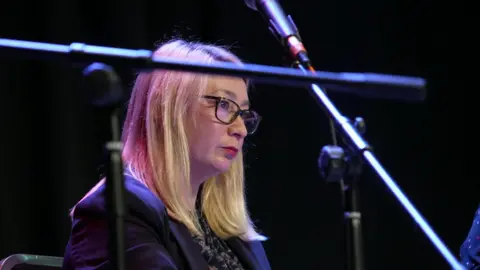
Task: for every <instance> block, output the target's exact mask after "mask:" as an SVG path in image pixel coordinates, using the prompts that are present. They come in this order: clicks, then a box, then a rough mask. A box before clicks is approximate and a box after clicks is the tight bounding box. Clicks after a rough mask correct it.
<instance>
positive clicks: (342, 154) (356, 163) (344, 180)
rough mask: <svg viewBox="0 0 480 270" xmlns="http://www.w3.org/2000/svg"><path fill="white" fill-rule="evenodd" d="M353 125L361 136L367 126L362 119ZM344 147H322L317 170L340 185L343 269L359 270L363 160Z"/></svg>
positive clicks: (360, 266) (330, 180)
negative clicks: (344, 253) (343, 240)
mask: <svg viewBox="0 0 480 270" xmlns="http://www.w3.org/2000/svg"><path fill="white" fill-rule="evenodd" d="M347 121H349V122H350V123H351V122H352V121H350V120H347ZM352 125H353V126H354V128H355V129H356V130H357V131H358V132H359V133H360V134H362V135H363V134H365V132H366V124H365V121H364V120H363V118H361V117H357V118H355V121H354V122H353V124H352ZM344 143H346V142H345V140H344ZM346 145H347V146H348V148H347V149H343V148H342V147H340V146H338V145H326V146H324V147H323V148H322V150H321V152H320V156H319V158H318V168H319V170H320V175H321V176H322V177H323V179H325V181H326V182H328V183H339V184H340V187H341V192H342V206H343V209H344V215H343V218H344V225H345V226H344V229H345V233H344V237H345V247H344V248H345V249H346V255H347V260H346V261H345V264H346V267H345V269H352V270H361V269H363V265H364V263H363V244H362V243H363V237H362V229H361V223H362V222H361V217H362V215H361V212H360V207H359V198H358V193H359V192H358V187H357V181H358V179H359V177H360V175H361V173H362V171H363V159H362V157H361V156H360V155H359V154H358V152H357V151H355V150H354V149H352V147H350V145H349V144H348V143H346Z"/></svg>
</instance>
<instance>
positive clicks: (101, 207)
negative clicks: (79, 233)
mask: <svg viewBox="0 0 480 270" xmlns="http://www.w3.org/2000/svg"><path fill="white" fill-rule="evenodd" d="M124 180H125V181H124V183H125V192H124V202H125V205H124V207H125V211H126V213H125V214H126V215H127V216H128V215H134V216H138V217H140V218H142V219H144V220H145V221H150V222H153V224H158V222H162V223H163V222H164V216H165V215H166V208H165V204H164V203H163V202H162V200H161V199H160V198H158V196H156V195H155V194H154V193H153V192H151V191H150V190H149V189H148V188H147V186H145V185H144V184H143V183H142V182H140V181H139V180H137V179H135V178H133V177H132V176H130V175H127V174H124ZM104 194H105V181H103V183H101V184H100V186H99V188H98V189H97V190H95V191H94V192H93V193H92V194H90V195H88V196H87V197H85V198H84V199H83V200H82V201H81V202H79V203H78V204H77V206H76V207H75V211H74V213H73V219H75V218H76V217H80V216H85V215H87V216H96V217H101V218H103V217H105V216H106V215H107V208H106V198H105V195H104ZM158 219H161V220H158Z"/></svg>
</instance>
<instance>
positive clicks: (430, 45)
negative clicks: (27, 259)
mask: <svg viewBox="0 0 480 270" xmlns="http://www.w3.org/2000/svg"><path fill="white" fill-rule="evenodd" d="M460 4H461V3H460V2H455V3H452V2H449V3H448V4H447V3H445V4H444V5H443V4H441V3H440V2H433V1H432V2H428V1H404V0H393V1H379V0H377V1H375V0H366V1H344V0H340V1H307V0H297V1H286V0H285V1H282V6H283V8H284V9H285V10H286V12H288V13H289V14H291V15H292V16H293V18H294V19H295V22H296V24H297V26H298V27H299V29H300V32H301V34H302V37H303V39H304V43H305V44H306V46H307V48H308V49H309V51H310V56H311V58H312V60H313V62H314V65H315V66H316V68H317V70H325V71H335V72H337V71H338V72H341V71H349V72H377V73H391V74H399V75H411V76H419V77H424V78H426V79H427V80H428V83H429V93H428V98H427V100H426V101H425V102H424V103H400V102H395V101H386V100H367V99H361V98H357V97H352V96H346V95H332V98H333V101H334V102H335V104H336V105H337V106H338V107H339V109H340V110H341V112H342V113H344V114H345V115H346V116H349V117H355V116H362V117H364V118H365V119H366V120H367V127H368V130H367V134H366V136H365V137H366V138H367V140H368V141H369V142H370V143H371V144H372V145H373V146H374V147H375V153H376V154H377V156H378V158H379V159H380V161H381V162H382V164H383V165H384V166H385V167H386V168H387V170H388V171H389V172H390V173H391V175H392V176H393V177H394V179H395V180H396V181H397V183H398V184H399V186H400V187H401V188H402V190H403V191H404V192H405V194H407V196H408V197H409V198H410V199H411V201H412V202H413V203H414V204H415V205H416V207H418V209H419V210H420V211H421V213H422V214H423V215H424V216H425V217H426V218H427V220H428V221H429V222H430V224H431V225H432V226H433V228H434V229H435V231H436V232H437V233H438V234H439V236H440V237H441V238H442V240H444V241H445V243H446V244H447V246H448V247H449V248H450V249H451V250H452V252H453V253H454V254H455V255H457V254H458V249H459V247H460V245H461V243H462V241H463V240H464V238H465V237H466V234H467V232H468V229H469V227H470V225H471V220H472V217H473V213H474V211H475V209H476V207H477V205H478V191H479V187H478V185H476V184H475V183H476V179H475V178H473V177H467V171H468V169H467V166H465V163H466V158H465V157H464V156H463V155H464V152H465V153H466V151H464V149H466V148H467V147H468V143H467V142H466V141H465V139H464V125H465V123H464V120H463V108H464V107H463V106H466V104H465V105H464V103H463V96H464V93H466V91H467V89H468V88H467V87H466V84H465V83H463V82H462V80H458V79H455V78H454V76H453V73H454V70H456V71H458V70H461V69H463V68H464V67H463V66H456V65H453V64H452V61H450V59H451V56H452V55H453V54H454V53H456V52H455V50H454V49H453V48H452V46H453V44H454V43H456V42H457V40H456V39H455V37H454V34H455V35H457V34H458V31H459V29H458V28H456V26H454V23H455V22H456V21H457V20H456V19H454V17H455V16H457V15H458V14H459V13H458V11H459V10H460ZM0 15H1V16H0V18H1V19H0V20H1V21H0V22H1V23H0V25H1V26H0V27H1V28H0V29H1V32H0V36H1V37H5V38H14V39H25V40H32V41H42V42H50V43H61V44H69V43H71V42H85V43H88V44H93V45H105V46H114V47H122V48H132V49H137V48H138V49H140V48H141V49H153V44H154V43H155V42H158V41H161V40H166V39H168V38H169V37H172V36H180V37H183V38H187V39H194V40H200V41H206V42H213V43H216V44H222V45H232V46H233V47H232V49H233V50H234V52H235V53H237V54H238V55H239V56H240V57H241V58H243V59H244V60H245V61H247V62H250V63H258V64H266V65H283V64H284V63H285V62H284V60H283V56H284V52H283V50H282V48H281V46H280V45H279V44H278V43H277V41H276V40H275V39H274V38H273V36H271V34H270V33H269V31H268V30H267V28H266V24H265V22H264V21H263V20H262V18H261V17H260V16H259V14H257V13H256V12H253V11H252V10H250V9H248V8H247V7H246V6H245V5H244V3H243V1H241V0H238V1H225V0H216V1H214V0H208V1H193V0H190V1H188V0H178V1H171V2H166V1H136V2H134V1H101V0H98V1H73V0H72V1H60V0H51V1H17V2H14V1H9V2H5V3H2V8H1V12H0ZM467 60H468V59H467ZM1 63H2V64H1V65H0V74H1V75H0V76H1V77H0V83H1V84H0V85H1V91H0V102H1V103H0V114H1V115H2V117H1V119H2V120H1V128H0V130H1V132H0V134H1V135H0V136H1V137H0V149H1V151H0V153H1V154H0V158H1V162H0V171H1V173H2V188H1V189H0V216H1V218H0V220H1V222H0V257H5V256H7V255H9V254H12V253H33V254H43V255H54V256H62V255H63V249H64V245H65V243H66V241H67V238H68V235H69V226H70V223H69V219H68V216H67V212H68V210H69V208H70V207H71V206H73V205H74V203H75V202H76V201H77V200H78V199H80V198H81V196H83V194H84V193H85V192H86V191H87V190H88V189H89V188H90V187H91V186H92V185H93V184H94V183H96V181H97V167H98V163H99V162H100V159H101V155H102V142H103V141H104V140H106V139H107V135H108V128H109V126H108V118H107V117H106V112H105V111H103V110H99V109H94V108H92V107H90V106H88V105H87V104H86V102H85V96H84V92H85V90H84V89H82V88H81V87H80V85H81V84H80V82H81V80H80V79H81V69H80V68H78V67H77V68H73V67H70V66H68V65H62V64H60V63H53V62H44V61H37V60H20V59H17V58H8V57H7V58H5V57H3V58H2V59H1ZM117 72H118V73H119V74H120V75H121V76H122V80H123V82H124V84H125V86H126V87H130V86H131V84H132V82H133V79H134V77H133V73H132V72H131V70H129V69H125V68H118V69H117ZM127 89H128V88H127ZM251 99H252V101H253V104H254V106H255V108H256V109H257V111H259V112H260V114H261V115H262V116H263V119H264V120H263V122H262V125H261V127H260V128H259V130H258V133H257V134H256V135H255V136H254V137H252V138H250V140H249V141H250V144H249V145H252V144H255V145H256V147H251V149H250V150H249V152H248V155H247V161H248V168H247V177H248V179H247V185H248V196H249V203H250V209H251V212H252V215H253V216H254V218H255V220H257V221H258V226H259V227H260V228H261V229H262V231H263V232H264V233H265V234H266V235H267V236H269V237H270V240H269V241H268V242H266V243H265V248H266V251H267V253H268V256H269V258H270V261H271V264H272V266H273V269H342V262H343V261H344V256H343V253H342V249H341V248H342V235H343V230H342V226H341V224H342V223H341V221H342V220H341V215H342V212H341V207H340V193H339V189H338V186H336V185H327V184H326V183H324V181H323V180H322V179H321V177H320V175H319V173H318V170H317V165H316V162H317V157H318V154H319V152H320V149H321V147H322V146H323V145H325V144H329V143H331V140H330V137H329V131H328V125H327V121H326V120H327V119H326V118H325V116H324V114H323V113H322V111H321V110H320V109H319V107H318V106H317V105H316V103H315V101H314V100H313V99H312V98H311V97H310V95H309V94H308V92H307V91H306V90H304V89H301V88H291V87H285V86H284V87H282V86H272V85H265V84H257V85H256V86H255V90H254V91H253V93H252V97H251ZM454 106H455V107H454ZM457 106H459V107H457ZM361 199H362V200H361V209H362V212H363V225H364V238H365V255H366V266H367V269H420V268H423V269H448V268H449V266H448V264H447V263H446V261H445V260H444V259H443V258H442V257H441V255H440V254H439V253H438V252H437V251H436V249H435V248H434V246H433V245H432V244H431V243H430V242H429V241H428V239H427V238H426V237H425V236H424V234H423V232H422V231H421V229H420V228H419V227H418V226H417V225H416V223H415V222H414V221H413V220H412V219H411V218H410V216H409V215H408V214H407V212H406V211H405V210H404V209H403V208H402V206H401V205H400V204H399V203H398V202H397V200H396V199H395V197H394V196H393V195H392V193H390V192H389V190H388V189H387V187H386V186H385V184H384V183H383V182H382V181H381V180H380V179H379V178H377V177H376V176H375V175H374V174H373V173H372V172H371V170H369V169H367V170H366V173H365V174H364V177H363V178H362V182H361Z"/></svg>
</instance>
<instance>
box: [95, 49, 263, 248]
mask: <svg viewBox="0 0 480 270" xmlns="http://www.w3.org/2000/svg"><path fill="white" fill-rule="evenodd" d="M155 55H156V56H162V57H173V58H179V59H186V60H188V59H191V60H195V61H200V62H204V63H213V62H231V63H236V64H239V65H241V64H242V62H241V61H240V59H239V58H238V57H236V56H235V55H234V54H232V53H231V52H230V51H228V50H227V49H225V48H222V47H218V46H213V45H208V44H202V43H195V42H186V41H183V40H171V41H169V42H166V43H164V44H163V45H161V46H160V47H159V48H158V49H157V50H156V51H155ZM211 78H212V77H211V76H208V75H204V74H200V73H190V72H179V71H171V70H155V71H153V72H149V73H140V74H139V75H138V77H137V79H136V81H135V85H134V87H133V91H132V94H131V98H130V102H129V104H128V110H127V115H126V119H125V122H124V126H123V131H122V141H123V143H124V149H123V160H124V162H125V164H126V166H127V168H128V169H129V170H130V172H131V173H132V176H133V177H134V178H135V179H137V180H138V181H140V182H142V183H144V184H145V185H146V186H147V187H148V188H149V189H150V191H152V192H153V193H154V194H155V195H157V196H158V197H159V198H160V199H161V200H162V202H163V203H164V204H165V206H166V208H167V211H168V214H169V215H170V216H171V217H172V218H174V219H176V220H178V221H180V222H182V223H183V224H184V225H185V226H186V227H187V228H188V229H189V230H190V232H191V233H193V234H194V235H201V234H202V233H203V232H202V229H201V227H200V225H199V222H198V214H197V212H196V211H195V209H192V206H191V202H189V201H188V199H187V198H188V196H186V195H187V194H185V192H190V190H191V184H190V155H189V144H188V137H187V136H188V135H187V123H188V121H191V119H192V115H195V110H196V108H197V106H198V105H197V104H198V99H199V97H200V96H201V95H202V94H203V93H205V91H206V90H207V87H208V82H209V80H210V79H211ZM99 185H100V183H99V184H97V187H96V188H98V186H99ZM96 188H94V189H96ZM93 191H94V190H91V191H90V192H89V193H87V195H86V196H88V194H90V193H91V192H93ZM200 199H201V205H202V210H203V212H204V214H205V216H206V219H207V221H208V223H209V225H210V226H211V228H212V230H213V231H214V232H215V233H216V234H217V235H218V236H219V237H221V238H223V239H227V238H230V237H234V236H236V237H240V238H241V239H243V240H245V241H254V240H260V241H263V240H265V239H266V238H265V237H264V236H262V235H260V234H259V233H257V231H256V230H255V227H254V224H253V222H252V221H251V218H250V216H249V213H248V211H247V206H246V200H245V187H244V167H243V155H242V153H239V155H238V156H237V157H236V158H235V160H234V161H233V162H232V165H231V167H230V169H229V170H228V171H227V172H225V173H222V174H220V175H218V176H217V177H213V178H211V179H208V180H207V181H206V182H205V183H204V184H203V188H202V192H201V198H200Z"/></svg>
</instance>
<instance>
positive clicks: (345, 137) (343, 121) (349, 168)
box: [246, 0, 465, 270]
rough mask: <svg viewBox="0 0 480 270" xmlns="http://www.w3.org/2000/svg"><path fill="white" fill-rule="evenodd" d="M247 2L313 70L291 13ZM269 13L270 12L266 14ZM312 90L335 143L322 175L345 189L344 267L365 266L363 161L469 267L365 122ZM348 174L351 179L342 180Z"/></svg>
mask: <svg viewBox="0 0 480 270" xmlns="http://www.w3.org/2000/svg"><path fill="white" fill-rule="evenodd" d="M255 1H256V0H248V1H246V3H247V5H248V6H249V7H250V8H252V9H254V10H257V9H258V7H257V3H258V6H259V7H260V8H261V9H263V12H262V15H263V16H264V19H265V20H266V21H267V22H268V24H269V26H268V28H269V30H270V32H271V33H272V34H273V36H274V37H275V38H276V39H277V41H279V42H280V43H281V44H282V46H283V47H284V49H285V50H287V51H288V52H289V53H290V56H291V57H292V58H293V59H294V63H293V65H294V66H296V67H297V68H299V69H300V70H302V71H303V72H304V73H306V74H307V73H315V72H316V71H315V69H314V68H313V66H312V65H311V63H310V59H309V58H308V55H307V50H306V49H305V48H304V46H303V44H302V42H301V37H300V34H299V32H298V28H297V27H296V25H295V22H294V21H293V19H292V17H291V16H290V15H288V16H285V15H284V14H283V11H282V10H281V8H280V6H279V5H278V3H277V2H276V1H275V0H272V1H258V2H255ZM265 14H267V15H265ZM310 90H311V91H310V92H309V93H310V94H311V95H312V97H314V98H315V99H316V100H317V103H318V105H319V106H320V107H321V108H322V109H323V111H324V112H325V113H326V114H327V117H328V118H329V121H330V127H331V133H332V138H333V145H327V146H325V147H323V148H322V151H321V153H320V157H319V159H318V167H319V169H320V173H321V175H322V176H323V178H324V179H325V180H326V181H327V182H338V183H340V185H341V187H342V196H343V197H342V203H343V207H344V219H345V221H346V222H345V248H346V249H345V252H346V255H347V256H346V257H347V262H346V270H363V269H364V257H363V244H362V230H361V212H360V208H359V200H358V196H359V190H358V187H357V181H358V178H359V176H360V174H361V171H362V164H363V161H364V160H366V161H367V163H368V164H369V165H370V167H371V168H372V169H373V170H374V171H375V172H376V174H377V175H378V176H379V177H380V178H381V179H382V180H383V182H384V183H385V184H386V185H387V186H388V188H389V189H390V190H391V191H392V193H393V194H394V195H395V197H396V198H397V199H398V200H399V201H400V203H401V204H402V205H403V206H404V207H405V209H406V210H407V212H408V213H409V214H410V216H411V217H412V218H413V219H414V220H415V222H417V224H418V225H419V226H420V228H421V229H422V230H423V232H424V233H425V234H426V236H427V237H428V238H429V239H430V241H431V242H432V243H433V244H434V246H435V247H436V248H437V249H438V251H439V252H440V253H441V254H442V256H443V257H444V259H445V260H446V261H447V262H448V263H449V264H450V266H451V267H452V269H459V270H460V269H465V267H464V266H463V265H461V264H460V263H459V262H458V260H457V259H456V257H455V256H454V255H453V254H452V252H451V251H450V250H449V249H448V248H447V246H446V245H445V244H444V243H443V242H442V241H441V240H440V238H439V237H438V236H437V235H436V233H435V232H434V231H433V229H432V227H431V226H430V225H429V224H428V222H427V221H426V220H425V218H424V217H423V216H422V215H421V214H420V212H419V211H418V210H417V209H416V208H415V206H414V205H413V204H412V203H411V202H410V200H409V199H408V198H407V197H406V196H405V195H404V194H403V192H402V191H401V190H400V188H399V187H398V185H397V184H396V183H395V181H394V180H393V178H392V177H391V176H390V175H389V174H388V172H387V171H386V170H385V169H384V168H383V167H382V165H381V164H380V162H379V161H378V160H377V158H376V157H375V155H374V154H373V152H372V147H371V146H370V145H369V144H368V143H367V142H366V141H365V140H364V139H363V138H362V136H361V135H360V134H361V133H363V132H365V122H364V121H363V119H362V118H357V119H356V120H357V121H355V124H352V121H351V120H349V119H348V118H346V117H344V116H343V115H342V114H341V113H340V111H339V110H338V109H337V108H336V106H335V105H334V104H333V102H332V101H331V100H330V99H329V98H328V96H327V94H326V91H325V90H324V89H322V88H320V86H319V85H317V84H315V83H313V84H311V85H310ZM335 131H339V134H340V136H341V139H342V141H343V142H344V143H345V144H346V146H347V150H346V151H345V150H344V149H343V148H341V147H339V146H338V145H337V139H336V133H335ZM344 178H346V179H347V181H344Z"/></svg>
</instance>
